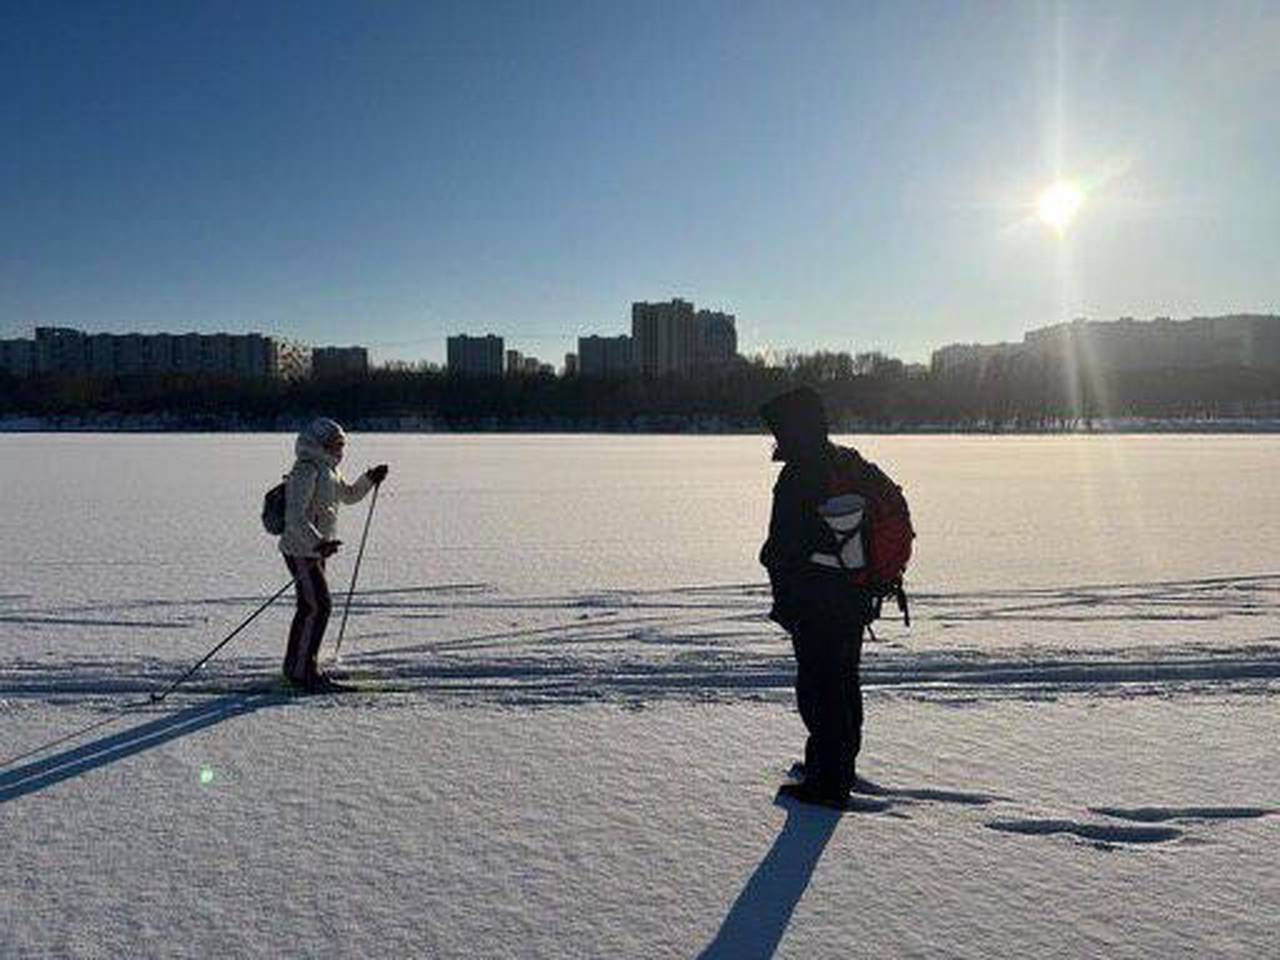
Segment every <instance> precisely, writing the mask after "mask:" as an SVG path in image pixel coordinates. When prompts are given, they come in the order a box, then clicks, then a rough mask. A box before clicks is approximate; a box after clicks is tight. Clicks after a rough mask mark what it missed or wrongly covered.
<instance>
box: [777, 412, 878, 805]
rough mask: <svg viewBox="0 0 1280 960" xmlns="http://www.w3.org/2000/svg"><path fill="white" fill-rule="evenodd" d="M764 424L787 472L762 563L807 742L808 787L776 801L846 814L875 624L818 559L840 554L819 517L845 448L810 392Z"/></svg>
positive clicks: (786, 790) (844, 582)
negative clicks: (866, 649) (787, 640)
mask: <svg viewBox="0 0 1280 960" xmlns="http://www.w3.org/2000/svg"><path fill="white" fill-rule="evenodd" d="M760 414H761V416H762V417H763V418H764V421H765V423H766V424H768V426H769V429H770V430H771V431H772V432H773V435H774V438H775V439H776V440H777V445H776V447H775V450H774V455H773V458H774V459H775V460H781V461H782V462H783V467H782V472H781V473H780V474H779V476H778V480H777V483H776V484H775V485H774V488H773V510H772V513H771V515H770V518H769V537H768V539H767V540H766V541H765V543H764V546H763V547H762V548H761V550H760V562H761V563H762V564H764V566H765V567H766V568H767V569H768V571H769V583H770V585H771V586H772V588H773V609H772V611H771V612H770V614H769V615H770V617H771V618H772V619H773V620H775V621H777V623H778V624H779V625H780V626H781V627H782V628H783V629H784V630H786V631H787V632H788V633H789V634H791V642H792V646H793V649H794V651H795V658H796V701H797V704H798V706H799V709H800V717H801V719H802V720H803V721H804V725H805V728H806V729H807V730H808V732H809V738H808V740H807V742H806V743H805V751H804V779H803V780H802V781H801V782H799V783H788V784H784V785H783V787H782V788H781V790H780V793H781V794H784V795H787V796H793V797H795V798H796V799H799V800H802V801H805V802H808V803H817V804H821V805H823V806H829V807H835V808H837V809H842V808H843V807H844V806H845V804H846V802H847V801H848V798H849V793H850V791H851V790H852V788H853V784H854V758H855V757H856V756H857V753H858V748H859V747H860V746H861V731H862V690H861V687H860V685H859V682H858V663H859V659H860V657H861V651H862V632H863V628H864V627H865V626H866V623H867V622H868V620H869V617H870V615H869V607H868V603H869V601H868V599H867V597H866V596H865V595H864V593H863V592H862V591H860V590H858V589H857V588H856V587H855V586H854V585H853V584H852V583H851V582H850V581H849V578H848V575H847V574H846V573H845V571H843V570H840V569H834V568H832V567H831V566H826V565H822V564H821V563H818V562H815V561H814V559H813V558H814V556H815V554H831V553H833V552H838V547H837V545H836V542H835V538H834V535H833V534H832V531H831V528H830V527H829V526H828V525H827V524H826V523H825V522H824V521H823V519H822V518H821V516H820V515H819V512H818V507H819V505H821V504H822V503H823V502H824V501H826V500H827V499H828V496H829V484H830V480H831V476H832V472H833V470H834V467H835V458H836V457H837V456H838V455H840V452H841V448H840V447H837V446H835V445H834V444H832V443H831V442H830V440H828V438H827V416H826V411H825V410H824V409H823V405H822V399H821V397H819V396H818V394H817V393H816V392H814V391H813V390H811V389H809V388H808V387H801V388H799V389H796V390H792V391H790V392H788V393H784V394H782V395H781V396H779V397H775V398H774V399H773V400H771V401H769V402H768V403H766V404H765V405H764V406H763V407H762V408H761V409H760Z"/></svg>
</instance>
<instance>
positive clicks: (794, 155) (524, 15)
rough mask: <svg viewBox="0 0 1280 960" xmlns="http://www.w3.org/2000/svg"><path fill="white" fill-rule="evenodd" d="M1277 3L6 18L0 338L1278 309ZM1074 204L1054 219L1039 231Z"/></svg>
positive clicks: (384, 339)
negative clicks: (635, 312) (636, 318)
mask: <svg viewBox="0 0 1280 960" xmlns="http://www.w3.org/2000/svg"><path fill="white" fill-rule="evenodd" d="M1277 49H1280V3H1276V2H1270V3H1259V2H1231V0H1217V2H1209V0H1206V2H1203V3H1179V2H1175V0H1161V2H1151V3H1143V2H1120V3H1116V2H1109V3H1048V2H1045V3H1035V2H1014V0H1010V2H1007V3H992V4H987V3H979V2H967V0H966V2H961V0H956V2H931V3H911V2H888V3H852V2H849V3H807V2H789V3H752V2H732V3H730V2H726V3H701V2H696V0H693V2H690V0H685V2H679V3H663V2H645V3H635V4H631V3H624V2H620V0H619V2H612V0H605V2H595V3H555V2H543V3H482V2H470V3H458V4H451V3H450V4H445V3H441V4H431V3H426V2H417V3H411V2H405V3H391V2H363V3H356V2H352V3H337V2H321V0H311V2H307V3H296V4H295V3H284V2H272V3H260V2H243V3H239V2H175V0H163V2H145V0H129V2H124V3H106V2H85V3H56V2H51V0H43V2H34V3H25V2H13V0H3V2H0V124H2V125H3V126H2V127H0V129H3V133H4V135H3V142H4V144H5V146H4V148H3V149H2V150H0V225H2V229H0V336H29V335H30V333H31V329H32V328H33V327H34V326H35V325H37V324H42V325H43V324H59V325H72V326H79V327H83V328H85V329H89V330H107V331H125V330H149V331H158V330H169V331H185V330H207V331H212V330H236V331H238V330H260V331H264V332H271V333H279V334H283V335H287V336H294V337H298V338H301V339H305V340H308V341H311V342H313V343H317V344H324V343H364V344H368V345H371V346H372V347H373V348H374V353H375V356H377V357H378V358H382V359H388V358H402V359H433V360H440V359H443V356H444V337H445V336H446V335H447V334H449V333H453V332H462V331H466V332H472V333H486V332H494V333H499V334H501V335H503V336H505V337H506V338H507V341H508V345H509V346H513V347H516V348H518V349H522V350H524V351H525V352H527V353H534V354H537V355H539V356H542V357H543V358H544V359H549V360H556V361H557V362H558V361H559V360H560V359H561V358H562V356H563V354H564V352H565V351H566V350H570V349H574V347H575V344H576V337H577V336H578V335H579V334H586V333H613V332H624V331H626V330H627V329H628V328H629V317H630V303H631V302H632V301H633V300H663V299H668V298H670V297H673V296H680V297H685V298H688V299H692V300H694V301H696V302H697V303H698V304H699V305H700V306H708V307H712V308H718V309H725V310H728V311H730V312H733V313H735V314H736V315H737V316H738V327H739V339H740V345H741V347H742V348H743V349H744V350H747V351H757V350H784V349H787V348H798V349H804V350H810V349H814V348H815V347H820V346H821V347H828V348H833V349H851V350H865V349H881V350H885V351H887V352H889V353H891V354H894V355H897V356H902V357H904V358H906V359H909V360H925V359H927V358H928V354H929V351H930V350H931V349H934V348H936V347H938V346H942V345H943V344H945V343H951V342H957V341H964V342H968V341H983V342H988V341H997V340H1002V339H1019V338H1020V337H1021V335H1022V333H1023V332H1024V331H1025V330H1027V329H1030V328H1033V327H1037V326H1041V325H1044V324H1046V323H1051V322H1055V321H1057V320H1060V319H1065V318H1069V317H1073V316H1078V315H1086V316H1090V317H1093V318H1096V319H1111V318H1115V317H1118V316H1125V315H1132V316H1137V317H1150V316H1156V315H1170V316H1175V317H1181V316H1190V315H1194V314H1213V313H1225V312H1232V311H1265V312H1280V162H1277V158H1280V58H1277V57H1276V55H1275V51H1276V50H1277ZM1059 176H1062V177H1069V178H1072V179H1073V180H1075V181H1077V182H1079V183H1080V184H1081V185H1082V186H1083V187H1084V189H1085V201H1084V204H1083V206H1082V207H1081V210H1080V212H1079V215H1078V217H1077V218H1076V220H1075V221H1074V222H1073V223H1072V224H1071V226H1070V227H1069V228H1068V229H1067V230H1066V231H1065V232H1064V233H1062V234H1061V235H1059V234H1058V233H1057V232H1055V231H1054V230H1052V229H1050V228H1048V227H1047V226H1045V225H1044V224H1043V223H1041V222H1040V221H1039V220H1038V219H1036V217H1035V215H1034V203H1035V199H1036V197H1037V195H1038V194H1039V193H1040V191H1042V190H1043V189H1044V188H1045V187H1047V186H1048V185H1049V184H1050V183H1051V182H1053V181H1054V179H1055V178H1056V177H1059Z"/></svg>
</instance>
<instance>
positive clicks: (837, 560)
mask: <svg viewBox="0 0 1280 960" xmlns="http://www.w3.org/2000/svg"><path fill="white" fill-rule="evenodd" d="M827 492H828V496H827V499H826V500H825V501H824V502H823V503H821V504H819V506H818V515H819V516H820V517H822V519H823V521H824V522H825V523H826V524H827V527H828V528H829V529H830V530H831V532H832V534H833V535H834V537H835V543H836V549H835V551H834V552H831V553H826V552H821V551H820V552H816V553H813V554H812V555H810V557H809V561H810V562H811V563H815V564H818V565H819V566H824V567H832V568H835V569H839V570H843V571H845V572H846V573H847V574H848V576H849V580H850V582H852V584H853V585H854V586H855V587H857V588H858V589H859V590H864V591H866V592H867V594H868V595H869V596H870V597H871V603H872V614H873V615H872V619H873V620H874V619H875V618H877V617H879V616H880V610H881V607H882V605H883V603H884V600H885V598H886V597H892V598H893V599H894V600H895V601H896V602H897V604H898V609H899V610H900V611H902V618H903V621H904V622H905V623H907V624H908V625H910V623H911V615H910V613H909V611H908V608H907V595H906V592H905V591H904V590H903V586H902V577H903V574H905V573H906V570H907V564H908V562H910V560H911V544H912V541H913V540H915V536H916V532H915V529H914V528H913V527H912V526H911V510H910V508H908V506H907V498H906V497H904V496H903V494H902V488H901V487H900V486H898V485H897V484H896V483H894V482H893V480H892V479H891V478H890V477H889V475H888V474H886V473H885V472H884V471H883V470H881V469H880V468H879V467H877V466H876V465H875V464H874V463H872V462H871V461H869V460H864V459H863V458H862V457H861V456H859V455H858V454H857V453H856V452H854V451H853V450H850V449H848V448H846V447H839V448H838V449H837V451H836V455H835V457H834V459H833V461H832V466H831V477H830V480H829V481H828V487H827Z"/></svg>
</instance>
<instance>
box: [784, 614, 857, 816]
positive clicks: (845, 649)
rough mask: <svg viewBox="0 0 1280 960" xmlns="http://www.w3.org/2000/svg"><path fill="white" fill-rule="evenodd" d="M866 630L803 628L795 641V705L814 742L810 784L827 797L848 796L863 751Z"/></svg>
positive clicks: (832, 625) (808, 759) (837, 623)
mask: <svg viewBox="0 0 1280 960" xmlns="http://www.w3.org/2000/svg"><path fill="white" fill-rule="evenodd" d="M862 629H863V625H862V623H861V622H858V621H848V620H845V619H844V618H837V619H835V620H833V621H830V622H823V623H810V624H802V625H800V626H799V627H797V629H796V630H795V632H794V633H792V635H791V645H792V648H793V649H794V650H795V655H796V703H797V705H798V706H799V708H800V719H801V720H803V721H804V725H805V729H806V730H808V731H809V738H808V740H807V741H806V742H805V747H804V765H805V780H806V781H809V782H812V783H813V784H814V785H815V786H817V787H818V788H819V789H820V790H822V791H823V792H829V793H832V794H841V795H847V794H848V792H849V790H850V789H851V788H852V787H853V781H854V762H855V760H856V758H857V756H858V750H859V749H860V748H861V746H862V685H861V683H860V682H859V679H858V666H859V661H860V660H861V658H862Z"/></svg>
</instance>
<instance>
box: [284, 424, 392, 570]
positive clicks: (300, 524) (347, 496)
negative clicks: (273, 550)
mask: <svg viewBox="0 0 1280 960" xmlns="http://www.w3.org/2000/svg"><path fill="white" fill-rule="evenodd" d="M294 452H295V453H296V454H297V457H298V459H297V461H296V462H295V463H294V465H293V469H292V470H291V471H289V476H288V477H287V478H286V480H285V510H284V533H283V534H281V536H280V552H281V553H283V554H285V555H287V556H290V557H318V556H320V551H319V550H318V549H317V548H318V547H319V546H320V541H321V540H332V539H333V535H334V534H335V533H336V532H337V530H338V504H339V503H357V502H359V501H360V500H362V499H364V496H365V494H367V493H368V492H369V491H370V490H371V489H373V481H372V480H370V479H369V478H368V477H367V476H365V475H363V474H362V475H361V476H360V479H359V480H357V481H356V482H355V483H347V481H346V480H344V479H343V478H342V474H341V473H339V472H338V461H337V459H336V458H335V457H334V456H333V455H332V454H331V453H329V452H328V451H327V450H325V449H324V447H322V446H321V445H320V444H318V443H316V441H315V440H313V439H311V438H310V437H309V436H307V435H306V434H305V433H304V434H301V435H299V437H298V441H297V444H296V445H295V447H294Z"/></svg>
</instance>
